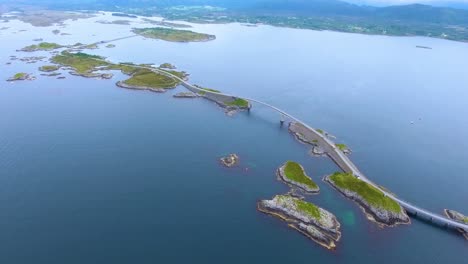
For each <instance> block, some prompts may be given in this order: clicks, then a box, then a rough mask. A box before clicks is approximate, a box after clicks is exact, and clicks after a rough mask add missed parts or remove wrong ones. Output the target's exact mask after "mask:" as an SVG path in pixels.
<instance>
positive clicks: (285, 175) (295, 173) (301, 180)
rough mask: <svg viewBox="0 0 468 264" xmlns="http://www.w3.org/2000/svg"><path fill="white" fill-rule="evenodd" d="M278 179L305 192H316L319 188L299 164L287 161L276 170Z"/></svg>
mask: <svg viewBox="0 0 468 264" xmlns="http://www.w3.org/2000/svg"><path fill="white" fill-rule="evenodd" d="M277 175H278V179H279V180H281V181H283V182H284V183H286V184H288V185H289V186H290V187H298V188H299V189H301V190H303V191H305V192H306V193H310V194H316V193H319V191H320V189H319V187H318V185H317V184H316V183H315V182H314V181H312V179H311V178H310V177H309V176H307V174H306V173H305V170H304V168H303V167H302V166H301V164H299V163H297V162H294V161H287V162H286V163H285V164H283V165H282V166H281V167H279V168H278V170H277Z"/></svg>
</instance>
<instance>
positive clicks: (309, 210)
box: [276, 195, 321, 220]
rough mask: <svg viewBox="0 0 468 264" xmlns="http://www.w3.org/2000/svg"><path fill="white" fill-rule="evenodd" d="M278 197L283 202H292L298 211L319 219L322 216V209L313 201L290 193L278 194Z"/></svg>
mask: <svg viewBox="0 0 468 264" xmlns="http://www.w3.org/2000/svg"><path fill="white" fill-rule="evenodd" d="M276 197H277V198H278V200H279V201H280V202H281V203H283V204H290V203H291V202H292V205H293V206H294V207H295V208H294V210H297V211H298V212H302V213H304V214H306V215H309V216H310V217H312V218H315V219H317V220H319V219H320V218H321V215H320V209H319V208H318V207H317V206H316V205H315V204H313V203H310V202H306V201H304V200H301V199H298V198H296V197H292V196H289V195H277V196H276Z"/></svg>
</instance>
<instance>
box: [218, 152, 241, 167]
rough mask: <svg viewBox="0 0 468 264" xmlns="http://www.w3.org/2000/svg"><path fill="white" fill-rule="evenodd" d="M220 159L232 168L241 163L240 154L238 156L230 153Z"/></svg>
mask: <svg viewBox="0 0 468 264" xmlns="http://www.w3.org/2000/svg"><path fill="white" fill-rule="evenodd" d="M220 161H221V164H223V165H224V166H225V167H228V168H231V167H234V166H235V165H236V164H237V163H239V156H237V154H229V155H228V156H226V157H222V158H221V159H220Z"/></svg>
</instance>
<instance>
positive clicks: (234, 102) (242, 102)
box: [226, 98, 249, 108]
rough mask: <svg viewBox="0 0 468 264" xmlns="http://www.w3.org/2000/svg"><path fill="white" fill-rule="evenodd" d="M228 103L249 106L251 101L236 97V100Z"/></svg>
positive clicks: (243, 106) (242, 106)
mask: <svg viewBox="0 0 468 264" xmlns="http://www.w3.org/2000/svg"><path fill="white" fill-rule="evenodd" d="M226 105H229V106H237V107H241V108H247V107H249V101H247V100H244V99H241V98H236V99H235V100H234V101H231V102H227V103H226Z"/></svg>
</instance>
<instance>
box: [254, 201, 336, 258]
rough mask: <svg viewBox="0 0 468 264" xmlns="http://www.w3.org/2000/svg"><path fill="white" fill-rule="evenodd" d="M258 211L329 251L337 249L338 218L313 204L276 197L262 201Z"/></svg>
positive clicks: (258, 204)
mask: <svg viewBox="0 0 468 264" xmlns="http://www.w3.org/2000/svg"><path fill="white" fill-rule="evenodd" d="M257 210H258V211H260V212H262V213H265V214H269V215H272V216H274V217H277V218H279V219H281V220H282V221H284V222H286V223H287V224H288V226H289V227H291V228H293V229H295V230H297V231H299V232H300V233H301V234H303V235H305V236H306V237H308V238H309V239H311V240H313V241H315V242H316V243H318V244H319V245H321V246H323V247H325V248H327V249H335V248H336V242H338V241H339V240H340V238H341V232H340V226H341V225H340V223H339V222H338V220H337V219H336V217H335V216H334V215H333V214H332V213H330V212H328V211H326V210H325V209H323V208H320V207H318V206H316V205H315V204H313V203H310V202H306V201H304V200H302V199H299V198H296V197H292V196H289V195H276V196H275V197H273V199H271V200H261V201H259V202H258V203H257Z"/></svg>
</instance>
